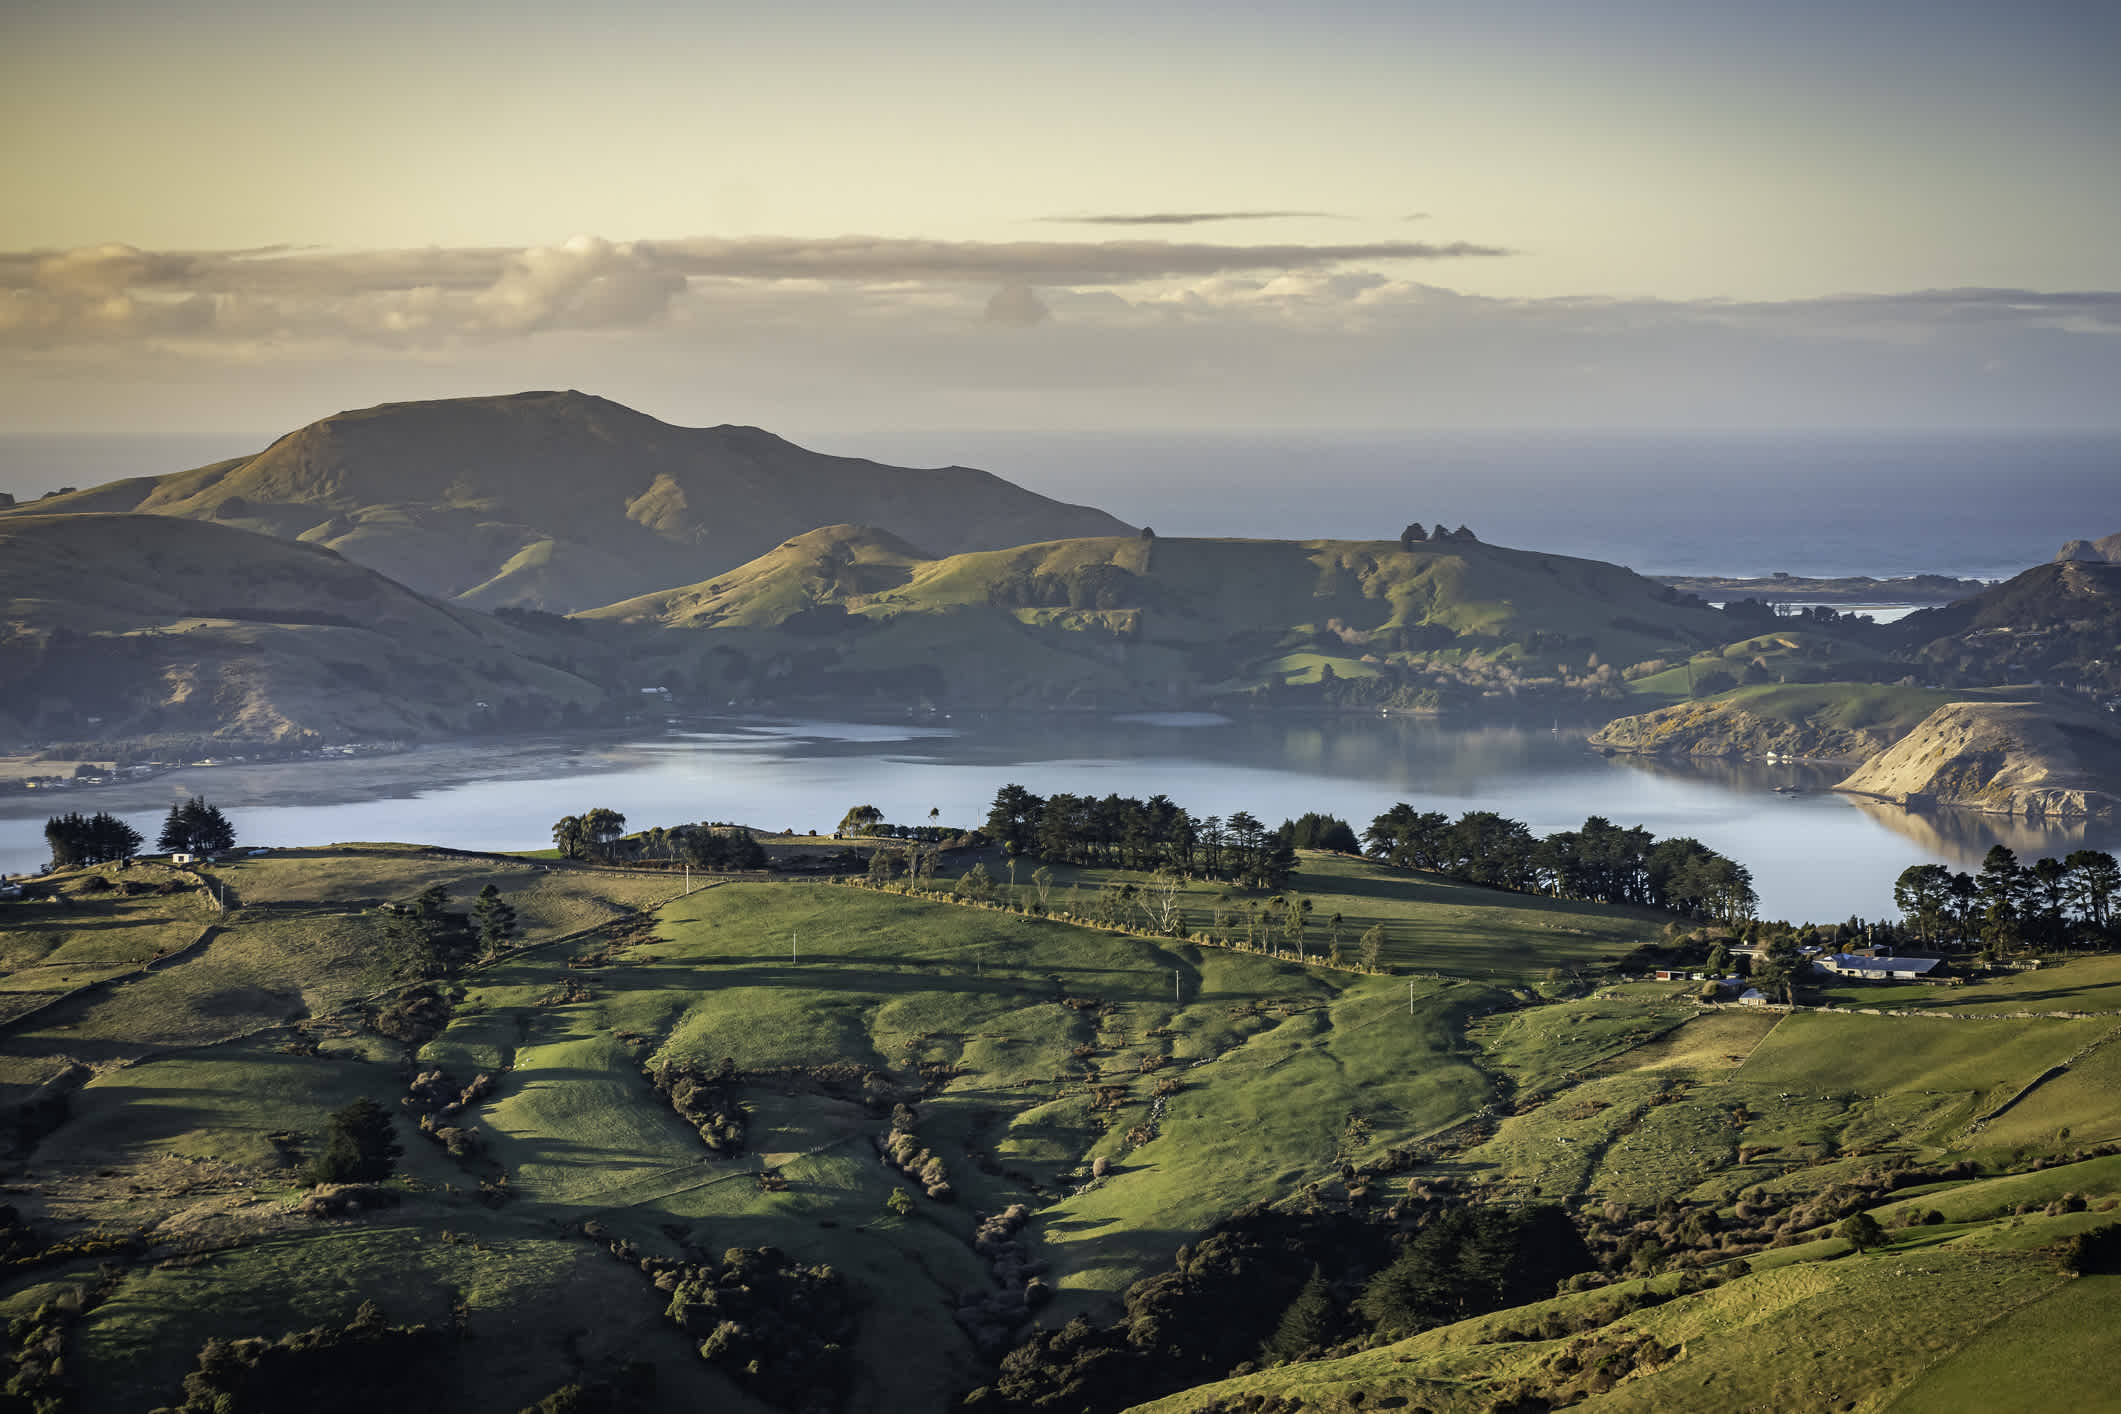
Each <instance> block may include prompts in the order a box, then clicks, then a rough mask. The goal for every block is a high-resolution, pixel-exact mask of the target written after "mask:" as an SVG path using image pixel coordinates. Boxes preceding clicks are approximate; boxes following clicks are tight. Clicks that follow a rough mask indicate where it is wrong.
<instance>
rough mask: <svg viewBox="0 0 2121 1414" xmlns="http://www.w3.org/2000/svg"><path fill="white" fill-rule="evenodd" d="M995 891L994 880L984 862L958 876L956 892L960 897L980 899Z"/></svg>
mask: <svg viewBox="0 0 2121 1414" xmlns="http://www.w3.org/2000/svg"><path fill="white" fill-rule="evenodd" d="M993 892H994V880H993V879H992V878H991V877H989V875H988V873H987V866H986V865H984V864H974V865H973V866H972V867H971V868H970V869H967V870H966V871H965V872H964V873H962V874H960V875H959V876H958V879H957V887H956V893H957V896H958V897H959V898H969V899H972V900H974V901H980V900H984V899H985V898H986V897H987V895H989V894H991V893H993Z"/></svg>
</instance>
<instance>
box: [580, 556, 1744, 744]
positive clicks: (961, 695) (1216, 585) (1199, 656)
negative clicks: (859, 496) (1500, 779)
mask: <svg viewBox="0 0 2121 1414" xmlns="http://www.w3.org/2000/svg"><path fill="white" fill-rule="evenodd" d="M579 617H580V618H582V619H584V620H588V621H595V622H616V623H621V624H627V625H631V626H633V628H634V629H635V630H636V631H645V630H650V629H656V630H678V631H679V632H677V633H675V634H672V633H667V632H666V633H663V634H661V635H659V636H658V637H656V638H655V639H654V640H653V641H649V640H645V639H644V640H642V641H641V642H640V643H639V644H638V646H637V647H638V651H640V652H643V653H647V654H652V655H660V656H661V657H662V659H663V660H664V661H666V662H667V664H668V666H669V668H670V670H672V671H676V672H678V673H680V674H681V675H683V676H686V677H688V678H689V680H691V681H692V682H694V683H695V684H696V685H697V686H698V688H699V690H700V691H701V692H702V693H705V694H709V695H715V696H722V697H727V698H737V699H763V698H769V697H775V696H786V695H798V694H802V693H817V694H823V693H831V692H838V693H841V694H843V695H844V694H850V693H851V694H855V695H861V694H863V693H865V692H867V691H871V690H876V691H888V692H896V693H898V694H900V695H902V696H903V695H908V694H914V693H918V694H920V695H924V696H928V697H931V698H941V697H949V698H951V699H954V700H959V701H968V702H969V701H977V702H985V703H997V704H1017V705H1035V704H1055V703H1060V702H1063V701H1065V702H1070V703H1076V704H1082V705H1117V704H1122V703H1142V702H1165V703H1177V702H1189V701H1204V700H1210V699H1213V698H1217V697H1225V696H1229V695H1232V694H1252V693H1266V694H1269V695H1272V694H1279V693H1283V692H1285V691H1290V690H1294V691H1296V692H1297V693H1298V694H1299V696H1298V697H1297V698H1291V699H1289V700H1307V701H1315V702H1318V703H1321V704H1331V705H1356V706H1362V705H1368V706H1399V707H1434V706H1447V705H1452V704H1454V703H1471V702H1479V701H1481V700H1482V699H1483V698H1486V699H1489V700H1493V701H1496V702H1499V703H1500V702H1504V701H1507V700H1521V701H1523V702H1525V703H1527V704H1529V703H1533V702H1538V701H1549V700H1552V701H1569V702H1582V701H1586V700H1591V699H1594V698H1596V697H1598V696H1599V695H1601V694H1604V693H1617V686H1616V684H1617V681H1618V670H1619V667H1620V666H1621V665H1626V664H1631V663H1637V662H1640V661H1643V660H1651V659H1657V658H1660V657H1662V656H1665V655H1674V654H1676V655H1680V656H1683V655H1684V654H1685V653H1687V652H1689V651H1691V649H1692V648H1694V647H1698V646H1700V645H1702V644H1706V643H1714V642H1720V641H1722V640H1723V639H1724V638H1727V637H1728V636H1729V634H1730V628H1729V624H1728V622H1727V620H1725V618H1724V617H1723V616H1722V615H1720V614H1719V613H1718V612H1717V611H1715V610H1712V609H1710V608H1708V607H1707V606H1705V605H1703V604H1701V603H1700V602H1699V601H1697V600H1691V599H1688V598H1686V597H1685V596H1683V595H1680V594H1677V593H1675V592H1674V591H1672V590H1670V589H1667V588H1665V587H1663V586H1661V585H1658V584H1655V583H1653V582H1652V581H1650V580H1647V579H1645V578H1643V577H1642V576H1640V575H1637V574H1635V573H1633V572H1632V571H1630V570H1626V569H1623V568H1621V567H1619V566H1617V565H1609V564H1604V563H1601V562H1599V561H1595V560H1582V559H1575V558H1571V557H1569V556H1565V555H1546V554H1539V553H1536V552H1532V551H1526V550H1514V549H1508V548H1505V547H1502V546H1497V545H1486V544H1482V543H1479V542H1477V541H1473V540H1470V539H1465V540H1451V541H1443V542H1437V541H1430V542H1422V543H1415V544H1413V545H1411V546H1403V545H1401V544H1400V543H1398V542H1397V541H1392V540H1361V541H1357V540H1229V539H1180V538H1171V537H1154V536H1150V535H1147V534H1143V535H1130V536H1093V537H1084V538H1076V539H1068V540H1052V541H1045V542H1041V543H1037V544H1029V545H1021V546H1017V547H1015V548H1012V549H1007V550H992V551H978V552H970V553H966V554H960V555H951V556H946V557H943V558H928V557H925V556H923V555H922V554H921V553H920V552H919V551H917V550H916V549H915V548H914V547H913V546H911V545H909V544H907V543H906V542H905V541H903V540H901V539H899V538H897V537H894V536H891V535H889V534H885V533H880V532H878V531H875V530H873V529H871V528H869V527H864V526H859V525H839V526H828V527H825V528H822V529H819V530H816V531H813V532H811V533H809V534H806V535H801V536H797V537H795V538H794V539H791V540H788V541H786V542H784V543H783V544H781V545H780V546H778V547H777V548H775V549H774V550H773V551H771V552H770V553H768V554H767V555H764V556H762V557H760V558H759V559H757V560H754V561H753V562H751V563H750V564H747V565H744V566H742V567H740V568H738V569H735V570H731V571H729V572H728V573H726V574H722V575H719V576H716V577H715V578H713V579H710V580H705V581H701V582H699V583H695V584H690V585H687V586H685V587H683V588H680V589H673V590H666V591H662V592H658V593H653V594H648V595H644V596H641V597H638V598H634V599H630V600H627V601H624V602H621V603H617V604H612V605H609V606H607V607H605V608H602V609H598V610H594V611H591V612H589V613H587V614H584V615H581V616H579Z"/></svg>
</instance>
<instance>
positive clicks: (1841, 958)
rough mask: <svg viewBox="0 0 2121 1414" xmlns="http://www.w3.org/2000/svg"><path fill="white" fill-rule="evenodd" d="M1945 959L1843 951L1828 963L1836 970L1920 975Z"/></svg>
mask: <svg viewBox="0 0 2121 1414" xmlns="http://www.w3.org/2000/svg"><path fill="white" fill-rule="evenodd" d="M1943 961H1944V959H1943V958H1940V957H1850V956H1849V955H1847V954H1846V953H1843V954H1838V955H1836V956H1834V957H1830V958H1828V959H1826V965H1827V966H1828V967H1830V968H1832V969H1833V970H1834V971H1836V972H1878V973H1886V974H1893V973H1900V972H1911V973H1913V974H1915V975H1916V976H1917V977H1920V976H1921V975H1923V974H1924V973H1926V972H1929V971H1931V970H1932V969H1934V968H1936V967H1938V966H1940V965H1942V963H1943Z"/></svg>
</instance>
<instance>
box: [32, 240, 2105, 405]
mask: <svg viewBox="0 0 2121 1414" xmlns="http://www.w3.org/2000/svg"><path fill="white" fill-rule="evenodd" d="M1499 254H1500V252H1499V251H1498V250H1497V248H1495V247H1454V246H1444V245H1434V244H1419V243H1410V242H1369V243H1350V244H1339V245H1323V244H1318V245H1314V244H1301V243H1298V244H1288V243H1275V244H1264V243H1260V244H1251V243H1228V244H1225V243H1213V242H1193V241H1168V240H1154V239H1126V240H1113V241H1011V242H999V243H983V242H964V241H921V240H904V239H883V238H871V237H854V236H849V237H836V238H830V239H801V238H790V237H760V238H752V239H742V240H725V239H720V238H709V237H695V238H688V239H681V240H658V241H611V240H605V239H600V238H595V237H580V238H577V239H575V240H572V241H568V242H565V243H563V244H559V245H550V246H530V247H463V248H452V249H421V250H371V251H333V250H316V249H290V248H270V249H259V250H242V251H148V250H139V249H135V248H132V247H128V246H122V245H106V246H94V247H88V248H84V249H81V250H72V251H25V252H15V253H5V252H0V367H5V368H7V369H8V371H9V373H10V378H9V379H6V380H0V414H5V415H7V416H10V417H12V418H13V419H14V421H15V423H16V425H22V420H23V419H24V418H25V417H30V416H34V417H37V418H40V419H49V418H51V417H55V416H57V413H56V412H53V411H51V410H50V409H51V408H53V407H56V406H57V403H56V402H53V401H51V400H52V399H54V398H58V397H59V396H60V394H61V393H62V392H63V393H64V397H65V399H67V400H70V405H79V406H87V405H88V403H89V402H90V401H92V400H93V399H95V398H99V397H100V398H103V399H105V400H109V399H114V398H120V397H126V396H128V395H127V394H126V393H125V392H124V391H123V390H126V389H135V390H137V389H147V388H154V387H178V386H182V387H185V388H189V389H197V390H212V389H215V388H219V389H221V390H222V391H221V392H220V393H218V394H214V396H219V397H224V398H237V397H240V396H248V394H242V393H239V392H238V391H237V390H238V389H247V388H251V387H256V386H262V385H263V384H264V383H267V382H271V383H273V384H274V385H276V386H278V385H281V384H288V385H291V384H292V383H293V382H295V381H298V380H302V379H308V380H310V384H309V386H313V387H315V388H320V389H323V388H329V387H336V386H337V385H336V382H335V381H334V380H336V379H343V378H348V377H350V376H352V375H351V374H350V373H349V370H353V369H357V368H358V369H363V370H367V372H366V373H364V374H363V375H362V376H363V377H367V378H369V380H370V381H368V382H366V383H363V384H362V385H361V386H363V387H364V388H368V389H373V390H374V391H375V392H376V393H377V396H378V397H385V396H395V397H404V396H423V395H425V393H424V392H422V390H423V389H427V388H430V387H432V388H441V387H448V386H460V385H461V384H463V383H465V382H467V381H469V382H474V383H476V384H477V386H482V387H507V386H534V385H543V384H548V383H549V384H553V385H555V386H577V387H591V386H596V387H599V388H607V387H608V388H609V390H610V391H611V392H612V393H613V395H615V396H621V397H625V396H628V395H632V396H641V394H639V393H635V392H634V389H635V388H637V387H640V388H650V389H652V388H655V387H661V386H664V385H665V381H667V380H673V379H676V380H680V381H682V383H683V385H684V387H685V388H689V389H695V390H696V389H697V388H699V387H701V386H711V387H714V388H716V389H719V390H722V391H721V392H720V393H719V394H718V396H719V397H723V398H726V399H727V400H728V401H727V406H726V408H725V410H724V411H725V412H726V413H727V414H730V415H735V416H738V417H740V418H742V419H744V420H757V419H767V420H771V417H772V416H787V415H790V414H785V413H777V412H776V409H784V408H793V409H795V410H796V412H797V413H800V415H801V416H802V417H812V416H815V415H817V414H815V412H814V408H815V401H816V400H815V390H816V389H817V388H818V387H819V386H820V385H821V383H822V384H826V385H829V386H831V387H832V388H833V389H834V390H835V391H834V396H833V399H832V402H833V405H834V406H835V407H836V408H840V409H842V410H843V414H844V415H845V416H848V417H852V416H854V415H855V414H854V412H853V411H852V409H855V408H857V407H867V406H871V405H874V407H876V408H888V407H892V406H898V407H903V408H907V409H913V408H918V409H921V410H922V411H921V412H920V413H919V414H918V415H919V416H921V417H923V418H926V419H928V420H930V421H932V422H934V423H935V424H936V425H941V424H943V423H945V422H948V421H950V420H952V419H958V418H962V419H965V420H966V422H967V424H968V425H996V426H998V425H1007V424H1008V423H1010V422H1021V423H1023V424H1024V425H1032V424H1035V423H1039V422H1041V421H1043V420H1045V419H1046V418H1048V417H1051V416H1062V417H1075V416H1078V415H1080V416H1083V417H1095V418H1097V419H1100V420H1105V419H1117V420H1127V419H1132V420H1135V421H1140V422H1153V421H1154V420H1156V419H1169V420H1171V421H1174V422H1184V421H1187V420H1189V419H1198V420H1200V421H1203V422H1212V423H1222V422H1228V421H1230V420H1232V419H1236V420H1238V421H1241V422H1258V423H1262V424H1269V423H1281V424H1285V425H1286V424H1297V423H1302V422H1305V421H1306V420H1309V421H1311V422H1314V423H1317V422H1330V421H1334V420H1345V421H1347V422H1350V423H1353V424H1360V423H1364V422H1372V423H1375V422H1390V423H1393V424H1395V425H1417V424H1420V423H1422V422H1424V421H1438V422H1444V423H1457V424H1468V423H1507V424H1511V425H1515V424H1516V423H1518V422H1519V421H1522V422H1523V423H1525V424H1526V425H1539V424H1542V423H1543V424H1546V425H1557V424H1558V425H1623V424H1629V425H1642V426H1655V425H1667V424H1669V423H1670V422H1672V421H1673V420H1674V419H1678V420H1680V421H1684V422H1688V423H1691V424H1700V423H1713V422H1716V421H1718V420H1722V421H1725V422H1733V423H1741V424H1743V423H1751V424H1753V425H1768V424H1774V425H1783V424H1791V425H1852V424H1864V425H1898V426H1911V425H1928V424H1930V423H1931V422H1942V423H1950V424H1952V425H2001V424H2012V425H2040V426H2111V425H2112V424H2113V412H2112V388H2113V387H2114V386H2117V381H2116V380H2117V379H2121V337H2117V336H2121V292H2117V291H2102V290H2076V291H2040V290H2026V289H2013V288H1967V289H1951V290H1917V291H1909V292H1904V293H1859V294H1841V295H1830V296H1825V297H1820V298H1814V299H1796V300H1782V301H1733V300H1659V299H1649V298H1625V299H1623V298H1611V297H1605V296H1597V295H1586V296H1576V297H1567V298H1507V297H1499V296H1492V295H1479V294H1470V293H1466V292H1463V291H1455V290H1451V289H1447V288H1444V287H1443V286H1442V285H1440V284H1437V283H1431V282H1429V281H1428V280H1426V279H1417V278H1415V275H1416V273H1417V272H1421V273H1424V274H1426V273H1427V272H1428V271H1431V270H1434V269H1436V268H1438V267H1439V265H1440V264H1441V262H1443V261H1446V260H1449V259H1452V258H1489V257H1493V256H1496V255H1499ZM1033 327H1035V328H1036V329H1037V331H1038V332H1037V337H1035V338H982V337H979V334H980V332H981V331H983V330H986V331H996V330H998V329H1017V330H1023V329H1030V328H1033ZM231 365H240V372H231V371H230V366H231ZM478 370H484V372H483V373H482V374H478V376H477V377H476V378H475V377H474V374H475V372H476V371H478ZM627 370H631V371H630V372H627ZM680 370H682V371H683V372H682V373H680V372H679V371H680ZM607 375H608V376H607ZM451 378H455V379H457V380H458V382H457V383H456V384H452V383H451V382H450V381H449V380H450V379H451ZM199 396H201V397H205V396H208V392H206V391H201V392H200V393H199ZM315 396H316V397H317V398H319V399H322V400H325V401H329V402H331V404H332V405H334V406H342V405H344V403H343V402H342V401H335V399H337V397H338V395H337V394H336V393H330V392H317V393H316V394H315ZM669 396H670V397H671V398H672V399H681V398H682V399H696V398H697V397H698V396H699V395H698V394H697V392H690V393H683V394H680V393H672V394H670V395H669ZM1073 399H1080V400H1081V401H1080V404H1079V406H1080V408H1081V409H1082V411H1081V412H1080V414H1077V413H1074V412H1062V413H1058V414H1056V413H1054V412H1053V411H1052V409H1054V408H1063V409H1066V408H1072V407H1075V406H1078V404H1076V403H1073V402H1071V400H1073ZM652 400H653V399H652V397H651V401H652ZM673 405H675V404H673ZM804 409H811V411H804ZM202 415H203V414H202ZM865 415H873V416H876V417H879V418H882V417H885V416H886V413H885V412H883V411H876V412H874V413H873V414H865ZM893 415H894V416H895V414H893ZM907 415H913V414H910V413H909V414H907Z"/></svg>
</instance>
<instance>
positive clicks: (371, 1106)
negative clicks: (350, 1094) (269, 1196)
mask: <svg viewBox="0 0 2121 1414" xmlns="http://www.w3.org/2000/svg"><path fill="white" fill-rule="evenodd" d="M404 1152H405V1149H404V1146H403V1145H401V1144H399V1143H398V1136H397V1131H396V1130H395V1129H393V1128H392V1127H391V1123H390V1115H389V1113H388V1112H387V1111H385V1110H384V1108H383V1107H382V1106H381V1105H378V1104H377V1103H376V1102H375V1101H374V1100H371V1099H369V1098H368V1097H367V1096H366V1095H363V1096H362V1097H361V1098H360V1099H358V1100H355V1101H354V1102H353V1103H352V1104H350V1105H348V1106H347V1107H346V1108H345V1109H343V1110H339V1111H337V1112H336V1113H334V1114H333V1115H332V1117H331V1128H330V1131H329V1133H328V1134H327V1136H326V1138H325V1141H324V1152H323V1153H321V1154H319V1155H318V1156H317V1157H316V1158H315V1159H314V1160H312V1161H311V1163H310V1166H309V1179H310V1182H312V1183H380V1182H382V1181H383V1180H384V1179H386V1178H388V1177H390V1174H391V1170H392V1169H393V1168H395V1167H396V1166H397V1162H398V1156H399V1155H400V1154H403V1153H404Z"/></svg>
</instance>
